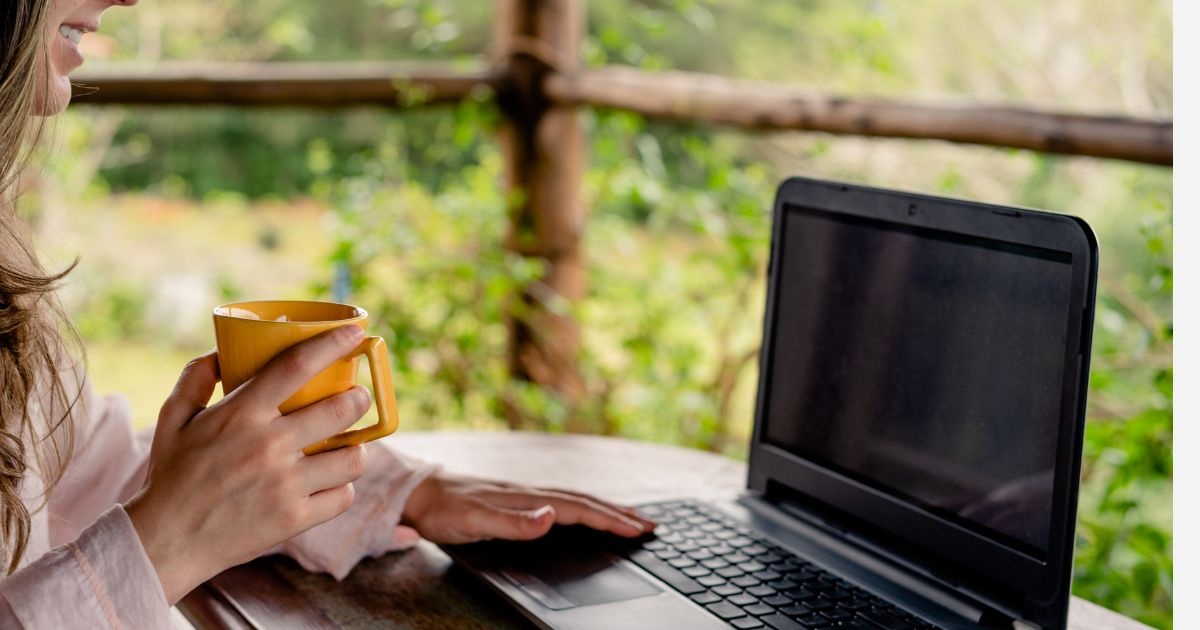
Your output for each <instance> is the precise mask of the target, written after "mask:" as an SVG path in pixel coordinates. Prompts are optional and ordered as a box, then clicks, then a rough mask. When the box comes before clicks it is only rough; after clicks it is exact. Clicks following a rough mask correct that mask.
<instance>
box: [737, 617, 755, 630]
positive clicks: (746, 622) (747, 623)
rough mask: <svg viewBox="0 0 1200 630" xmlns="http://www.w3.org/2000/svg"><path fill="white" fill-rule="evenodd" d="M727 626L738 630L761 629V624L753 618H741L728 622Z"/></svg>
mask: <svg viewBox="0 0 1200 630" xmlns="http://www.w3.org/2000/svg"><path fill="white" fill-rule="evenodd" d="M729 625H731V626H733V627H734V628H738V629H739V630H750V629H751V628H761V627H763V623H762V622H761V621H759V620H757V619H755V618H754V617H742V618H740V619H734V620H733V621H730V622H729Z"/></svg>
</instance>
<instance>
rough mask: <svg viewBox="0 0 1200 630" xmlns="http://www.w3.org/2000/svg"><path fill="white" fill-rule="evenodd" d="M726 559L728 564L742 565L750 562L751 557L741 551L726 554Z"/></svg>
mask: <svg viewBox="0 0 1200 630" xmlns="http://www.w3.org/2000/svg"><path fill="white" fill-rule="evenodd" d="M724 558H725V562H728V563H729V564H741V563H743V562H749V561H750V556H747V555H746V554H744V553H742V552H740V551H737V552H734V553H729V554H725V556H724Z"/></svg>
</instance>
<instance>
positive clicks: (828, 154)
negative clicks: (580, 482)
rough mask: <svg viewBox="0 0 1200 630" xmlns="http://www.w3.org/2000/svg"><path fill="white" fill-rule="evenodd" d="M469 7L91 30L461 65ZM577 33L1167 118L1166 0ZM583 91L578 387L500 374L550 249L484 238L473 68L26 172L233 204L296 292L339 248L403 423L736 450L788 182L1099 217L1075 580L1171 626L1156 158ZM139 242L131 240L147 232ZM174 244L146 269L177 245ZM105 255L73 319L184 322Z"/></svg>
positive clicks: (745, 65) (485, 208)
mask: <svg viewBox="0 0 1200 630" xmlns="http://www.w3.org/2000/svg"><path fill="white" fill-rule="evenodd" d="M491 12H492V6H491V3H489V2H471V1H467V0H346V1H345V2H339V3H327V2H315V1H313V0H260V1H258V2H253V3H251V2H224V3H212V2H202V1H201V0H177V1H176V2H172V3H142V4H141V5H139V6H138V8H137V9H136V10H135V11H119V10H114V11H113V12H111V13H110V14H109V15H111V18H110V17H109V15H106V23H105V31H106V32H107V33H110V34H111V36H112V37H113V38H114V39H115V40H117V41H118V42H119V43H120V44H121V45H120V46H119V47H117V48H116V52H115V53H113V55H112V60H113V61H121V62H123V61H131V60H142V61H155V60H159V59H189V60H191V59H220V60H279V61H286V60H307V59H321V60H337V59H363V58H372V59H394V58H405V59H440V60H472V59H473V60H479V59H481V58H482V55H483V53H484V52H485V51H486V50H487V48H488V42H489V37H490V29H491V24H490V20H491ZM180 24H185V25H187V27H186V28H182V27H179V26H178V25H180ZM167 25H173V26H171V27H170V28H167ZM89 37H91V36H89ZM583 54H584V58H585V60H586V62H587V63H588V64H591V65H600V64H612V63H619V64H628V65H634V66H638V67H642V68H645V69H650V70H657V69H672V68H674V69H686V70H697V71H705V72H716V73H721V74H726V75H730V76H738V77H746V78H753V79H764V80H772V81H784V82H791V83H798V84H802V85H805V86H808V87H811V88H813V89H814V91H820V92H826V93H835V94H844V95H861V96H877V97H897V98H899V97H902V98H906V99H914V100H927V101H938V102H944V101H969V100H979V101H985V102H1014V103H1020V104H1027V105H1034V106H1048V107H1053V108H1057V109H1076V110H1085V111H1099V112H1119V113H1126V114H1134V115H1143V116H1164V117H1169V116H1170V115H1171V110H1170V107H1171V72H1172V60H1171V17H1170V6H1169V3H1166V2H1148V3H1147V2H1135V1H1133V0H1092V1H1089V2H1084V0H1060V1H1059V2H1055V3H1041V2H1036V1H1035V0H1005V1H1004V2H988V3H963V2H959V1H957V0H924V1H922V2H896V1H883V0H845V1H841V0H838V1H834V0H801V1H795V0H761V1H758V2H755V3H753V4H750V3H746V2H739V1H737V0H594V1H592V2H589V3H588V34H587V38H586V40H585V42H584V47H583ZM581 115H582V116H583V117H584V121H585V124H586V126H587V132H588V137H589V140H590V146H589V162H588V164H589V168H588V171H587V173H586V176H585V196H586V204H587V206H588V208H589V209H590V215H589V219H588V224H587V230H586V232H585V247H586V255H587V261H588V269H589V291H588V295H587V297H586V299H584V300H583V301H581V302H580V303H578V304H574V305H565V304H564V305H561V307H563V308H569V309H571V310H572V314H573V315H574V317H575V318H576V319H577V320H578V321H579V322H580V325H581V329H582V331H583V336H584V347H583V354H582V357H581V369H582V371H583V373H584V376H585V379H586V382H587V387H588V394H589V395H588V397H587V399H586V402H585V403H584V405H583V407H582V408H578V409H571V408H568V406H567V405H566V404H564V402H563V401H561V400H559V399H557V398H556V397H555V396H554V395H553V394H552V393H549V392H545V391H542V390H539V389H538V388H536V387H533V386H530V385H529V384H527V383H523V382H519V381H514V380H512V379H510V378H509V376H508V374H507V370H506V369H505V365H506V359H505V357H506V351H507V350H506V349H507V345H506V344H507V337H506V324H505V319H504V317H505V313H507V312H509V309H510V306H511V302H510V298H511V296H512V295H513V293H514V291H516V290H517V289H518V288H519V287H521V286H524V285H526V284H527V283H529V282H532V281H536V279H537V278H539V277H540V275H541V274H542V273H544V269H543V266H542V264H541V263H540V262H539V261H536V260H527V259H523V258H521V257H518V256H515V255H513V254H512V253H510V252H508V251H507V250H505V249H504V248H503V247H502V242H503V236H504V234H505V232H506V230H507V224H506V222H507V215H506V211H505V206H506V199H505V196H504V195H505V193H504V191H503V190H502V189H501V188H500V187H499V182H500V180H501V173H502V169H503V164H502V163H501V160H500V157H499V154H498V152H497V149H496V147H495V146H494V144H493V139H492V131H493V130H494V128H495V126H496V123H497V120H498V116H497V113H496V112H495V110H494V108H493V107H492V105H491V102H490V97H489V95H488V94H486V93H481V94H478V95H476V98H473V99H471V100H469V101H467V102H466V103H464V104H463V105H462V106H461V107H457V108H452V109H437V110H430V111H420V112H409V113H404V114H398V113H394V112H381V111H377V110H367V109H364V110H352V111H346V112H338V113H329V112H307V111H269V112H262V111H242V110H232V109H220V108H214V109H196V110H178V109H165V108H164V109H144V110H136V111H132V110H131V111H126V110H120V109H117V108H109V109H107V110H105V111H103V112H100V111H95V112H87V111H85V112H82V113H78V114H74V116H75V118H68V119H66V121H67V122H66V123H65V124H63V127H62V129H61V132H62V133H61V135H62V136H63V137H64V138H65V142H66V143H67V144H68V145H69V148H70V150H69V151H68V152H67V153H68V154H70V155H75V156H78V157H77V158H73V159H72V160H60V162H59V163H56V164H54V165H52V172H51V173H50V177H48V178H47V180H48V181H49V182H51V183H53V182H59V184H58V186H59V188H60V190H58V191H55V190H48V191H46V192H45V193H44V194H42V195H41V197H42V198H45V199H49V200H51V201H53V199H54V198H55V194H57V195H58V198H59V199H60V200H67V201H68V202H71V203H77V202H79V200H83V201H85V202H86V203H89V204H92V205H93V206H103V204H104V202H103V201H102V199H104V198H105V196H106V195H109V194H111V193H114V192H116V193H120V192H132V193H135V194H137V195H141V196H149V197H151V198H152V199H153V200H171V203H175V204H178V205H183V206H188V205H189V204H190V207H194V208H195V209H196V211H197V212H199V213H202V214H203V215H205V216H209V217H210V221H211V222H213V223H214V224H216V225H219V226H222V227H225V228H227V229H226V230H224V232H222V231H220V230H216V231H215V232H214V234H210V235H205V234H201V233H200V232H201V231H200V230H198V229H196V228H195V227H191V228H188V229H192V230H193V231H194V232H195V235H194V238H195V239H196V240H197V241H198V242H202V243H203V247H208V246H209V244H211V245H212V246H213V247H218V246H229V241H231V240H232V239H233V238H234V236H233V234H234V233H236V232H237V230H230V229H228V228H229V227H230V226H242V227H239V228H238V229H239V230H241V231H244V232H245V233H246V234H248V235H249V236H247V238H248V239H249V240H250V241H252V243H253V245H252V246H251V247H253V248H255V249H256V250H263V251H266V250H268V249H270V250H271V254H270V256H272V257H271V258H270V260H271V261H273V262H272V263H271V264H272V265H281V266H280V267H278V268H282V263H280V262H279V261H282V260H284V259H286V258H287V256H292V258H291V259H290V260H299V261H302V262H303V264H304V265H305V266H306V268H309V269H311V273H310V274H308V275H307V276H304V277H306V278H307V280H306V281H305V282H304V283H303V288H301V289H297V291H299V292H300V294H304V295H310V296H321V297H327V296H329V295H330V290H331V287H332V284H333V282H334V278H335V277H336V276H337V274H338V273H347V272H348V278H349V280H350V290H351V299H353V300H354V301H355V302H358V303H361V304H363V305H364V306H366V307H367V308H368V309H369V310H370V311H371V312H372V314H373V322H374V326H376V327H377V329H379V330H380V332H381V333H382V334H384V335H385V336H386V337H387V338H388V340H389V343H390V344H391V348H392V351H393V357H394V358H395V360H396V363H397V366H396V375H397V376H396V387H397V393H398V398H399V400H400V401H401V406H402V413H403V417H404V418H405V419H406V426H407V427H409V428H439V427H449V426H458V427H487V428H500V427H505V426H508V424H507V421H506V416H505V414H504V413H503V410H504V409H506V408H511V407H516V408H518V409H520V410H521V411H522V412H523V413H522V417H523V418H524V420H523V421H522V423H521V424H520V426H521V428H538V429H545V430H564V429H565V428H566V427H567V426H568V424H570V425H571V427H572V428H586V430H589V431H594V432H599V433H607V434H616V435H625V436H631V437H636V438H639V439H649V440H659V441H667V442H673V443H679V444H684V445H688V446H693V447H699V448H706V449H712V450H716V451H719V452H723V453H726V454H729V455H731V456H735V457H742V456H744V454H745V444H746V439H747V438H748V432H749V429H750V418H751V414H752V410H753V403H754V400H753V398H754V382H755V379H756V377H757V374H756V370H757V365H756V362H755V361H754V359H755V357H756V352H757V348H758V344H759V341H760V339H759V323H760V321H761V317H762V297H763V286H762V285H763V281H762V280H763V278H762V275H763V269H764V263H765V256H766V253H767V243H768V235H769V208H770V202H771V199H772V196H773V191H774V186H775V184H776V182H777V181H779V180H780V179H781V178H782V177H784V176H786V175H788V174H793V173H800V174H807V175H816V176H822V177H829V178H837V179H846V180H851V181H860V182H865V183H868V184H873V185H880V186H892V187H899V188H906V189H912V190H919V191H924V192H930V193H935V194H949V195H955V196H960V197H967V198H975V199H982V200H985V201H989V202H995V203H1014V204H1022V205H1030V206H1035V207H1044V208H1048V209H1051V210H1056V211H1061V212H1069V213H1073V214H1078V215H1080V216H1083V217H1085V218H1086V219H1087V220H1088V221H1089V222H1090V223H1091V224H1092V225H1093V226H1094V227H1095V228H1096V230H1097V232H1098V234H1099V237H1100V240H1101V246H1102V263H1101V265H1102V282H1101V287H1100V303H1099V305H1098V309H1097V316H1096V341H1095V350H1094V357H1093V370H1092V380H1091V392H1090V400H1089V418H1088V421H1089V424H1088V429H1087V434H1086V439H1085V464H1084V471H1083V496H1082V500H1081V503H1080V510H1079V529H1078V543H1077V556H1076V572H1075V584H1074V590H1075V592H1076V594H1078V595H1080V596H1082V597H1084V598H1086V599H1089V600H1092V601H1096V602H1098V603H1100V604H1102V605H1105V606H1109V607H1112V608H1114V609H1116V610H1118V611H1120V612H1123V613H1125V614H1128V615H1131V616H1134V617H1137V618H1139V619H1141V620H1143V621H1145V622H1147V623H1150V624H1152V625H1154V626H1157V627H1171V625H1172V620H1171V611H1172V591H1173V586H1172V575H1173V571H1172V548H1171V540H1172V532H1171V511H1172V505H1171V501H1172V482H1171V476H1172V460H1171V441H1172V429H1171V427H1172V419H1173V416H1172V413H1173V412H1172V381H1173V373H1172V323H1171V322H1172V253H1171V229H1172V223H1171V215H1172V201H1171V182H1172V173H1171V171H1170V169H1162V168H1157V167H1146V166H1139V165H1131V164H1126V163H1121V162H1114V161H1100V160H1089V159H1082V158H1062V157H1056V156H1043V155H1037V154H1032V153H1029V152H1024V151H1005V150H996V149H985V148H976V147H961V146H954V145H947V144H945V143H934V142H926V143H922V142H907V141H891V140H880V139H875V140H862V139H855V138H835V137H829V136H822V135H820V134H779V135H772V136H761V135H756V134H744V133H739V132H736V131H729V130H714V129H704V128H692V127H681V126H674V125H666V124H661V123H649V122H647V121H644V120H642V119H641V118H639V117H637V116H632V115H628V114H623V113H619V112H609V111H586V110H585V111H583V112H582V114H581ZM97 156H99V158H97ZM89 169H90V170H89ZM96 174H98V177H92V176H93V175H96ZM83 180H87V181H91V182H93V183H92V184H91V185H90V186H81V185H80V184H79V182H80V181H83ZM273 200H274V201H273ZM313 200H315V202H316V203H318V204H319V205H320V206H321V207H322V208H325V209H327V210H328V215H327V216H326V217H325V218H324V219H312V220H311V221H310V220H309V219H304V220H305V221H310V224H311V225H313V226H319V227H314V228H312V229H311V230H310V231H308V232H304V233H303V235H302V236H300V237H297V236H294V235H292V234H291V233H285V232H283V231H281V230H280V227H279V226H280V225H291V224H292V223H295V222H299V221H300V219H294V220H290V221H288V220H281V219H264V218H263V217H262V216H259V215H264V216H265V214H266V213H264V212H263V211H261V210H259V209H257V208H259V206H260V205H261V204H264V203H282V204H284V205H289V204H291V205H301V204H302V203H305V204H307V203H312V202H313ZM164 203H165V202H164ZM47 208H51V209H52V208H53V204H52V203H49V202H48V203H47ZM45 214H46V215H47V216H45V217H42V218H41V219H39V220H40V221H41V222H42V223H43V224H44V226H43V227H44V229H45V230H47V231H50V232H52V233H56V232H54V229H55V228H54V226H61V225H62V224H63V222H62V221H61V220H60V221H57V222H56V221H55V219H54V217H53V212H51V211H49V210H48V211H46V212H45ZM121 216H126V215H121ZM137 216H142V215H137ZM146 216H151V217H154V216H158V215H157V214H155V213H153V212H149V211H148V214H146ZM156 220H157V219H156ZM321 221H324V223H322V222H321ZM243 224H246V225H243ZM250 224H252V225H250ZM189 225H190V224H189ZM243 227H244V229H243ZM95 229H99V228H95ZM162 229H167V228H165V227H164V228H162ZM297 239H300V242H301V246H300V247H296V246H295V245H293V243H295V242H296V241H297ZM151 240H153V239H147V240H144V241H142V242H143V243H146V245H145V247H146V250H147V251H150V250H151V249H152V244H151V243H150V241H151ZM222 241H224V242H222ZM317 244H319V246H318V245H317ZM305 245H306V246H307V247H304V246H305ZM173 247H174V250H172V252H171V254H172V256H170V257H165V258H163V259H161V260H158V261H157V263H156V264H158V265H160V266H165V265H167V264H168V262H166V261H170V262H171V263H174V264H176V265H179V264H181V263H180V262H179V260H178V258H179V254H180V252H179V251H178V250H179V249H180V246H179V244H178V243H177V242H175V244H174V245H173ZM83 249H86V248H83ZM276 250H278V251H276ZM297 251H299V253H297ZM263 255H264V256H266V254H263ZM216 258H217V259H219V260H220V261H221V262H222V263H225V262H228V261H226V260H225V259H226V258H229V260H231V261H235V262H231V263H229V264H226V265H225V266H224V267H222V268H221V270H220V271H219V272H217V273H213V274H209V276H204V278H206V279H205V280H204V281H205V282H208V283H209V284H211V285H212V286H211V295H212V296H213V297H212V299H213V300H218V299H219V300H222V301H224V300H226V299H235V298H238V297H253V296H255V295H256V291H257V292H261V291H262V290H263V289H262V287H261V286H258V285H251V284H249V283H247V282H246V280H245V278H244V277H243V275H242V274H239V273H238V268H239V267H238V264H245V263H244V262H237V261H241V260H242V259H240V258H236V257H233V256H232V255H229V256H227V255H226V254H221V255H220V256H217V257H216ZM314 260H315V261H319V263H320V265H319V266H318V267H312V266H311V263H312V261H314ZM122 261H123V259H122ZM84 264H85V270H84V271H86V266H87V265H88V259H87V258H86V255H85V263H84ZM214 264H215V263H214ZM163 268H164V269H165V267H163ZM273 268H276V267H273ZM338 270H340V271H338ZM121 272H122V268H121V267H120V265H119V264H115V265H113V266H112V267H109V268H105V274H103V276H102V277H100V276H98V277H97V278H96V279H94V280H92V281H91V282H90V283H89V284H88V286H87V287H85V289H86V290H84V291H82V292H81V294H80V296H79V297H78V299H76V300H74V301H73V302H72V308H73V310H74V312H75V313H76V317H77V322H78V323H79V326H80V329H81V331H82V332H83V333H84V334H85V336H87V337H88V338H89V339H91V340H94V341H96V342H97V343H100V344H101V346H100V347H101V348H107V347H108V346H106V345H104V344H106V343H110V342H112V341H113V340H117V339H126V340H127V339H136V340H139V343H142V344H144V345H145V347H150V346H152V345H153V344H156V343H157V344H162V343H164V341H163V340H164V339H165V340H168V341H166V342H165V343H171V342H170V341H169V340H171V339H177V338H178V337H180V334H179V333H176V332H171V330H172V329H169V328H165V327H164V325H163V324H162V323H161V321H163V317H161V316H155V317H152V316H151V314H152V313H153V312H154V311H155V308H157V307H154V305H153V304H152V302H153V301H154V298H155V295H154V292H155V291H154V289H152V288H151V287H149V286H147V285H146V284H144V281H143V284H138V281H133V280H130V279H129V278H130V276H127V275H122V273H121ZM283 275H284V274H283V273H282V272H280V274H279V278H277V280H278V282H279V283H280V284H281V285H282V283H283V282H284V281H283V280H282V279H281V278H282V277H283ZM288 277H289V278H299V277H301V275H300V274H293V275H292V276H288ZM167 319H169V318H167ZM203 325H206V324H205V323H204V322H202V326H201V328H202V327H203ZM193 336H194V335H193ZM189 338H190V337H189ZM189 347H190V346H189ZM106 352H107V351H106ZM173 352H176V353H178V350H177V349H176V350H173ZM171 356H174V355H171ZM131 387H134V386H133V385H131ZM132 393H134V394H135V395H137V393H136V392H132ZM161 395H165V392H151V393H150V394H148V396H151V397H153V396H159V397H160V398H161Z"/></svg>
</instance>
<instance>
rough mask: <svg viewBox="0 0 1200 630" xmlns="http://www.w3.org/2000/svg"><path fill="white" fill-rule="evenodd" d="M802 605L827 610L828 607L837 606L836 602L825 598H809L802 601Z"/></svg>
mask: <svg viewBox="0 0 1200 630" xmlns="http://www.w3.org/2000/svg"><path fill="white" fill-rule="evenodd" d="M804 605H805V606H808V607H809V608H811V609H813V610H829V609H830V608H835V607H836V606H837V604H834V603H833V602H831V601H829V600H827V599H811V600H808V601H806V602H804Z"/></svg>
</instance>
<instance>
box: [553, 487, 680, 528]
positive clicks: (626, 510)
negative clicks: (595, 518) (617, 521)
mask: <svg viewBox="0 0 1200 630" xmlns="http://www.w3.org/2000/svg"><path fill="white" fill-rule="evenodd" d="M539 490H542V491H545V492H552V493H555V494H562V495H568V496H572V497H576V498H579V499H586V500H588V501H593V502H595V503H599V504H600V505H603V506H604V507H606V508H608V509H610V510H613V511H615V512H619V513H621V514H623V515H625V516H628V517H630V518H632V519H634V520H636V521H637V522H638V523H640V524H641V525H642V527H643V528H644V529H645V530H646V531H650V530H652V529H654V528H655V527H656V526H657V525H658V523H655V522H654V521H652V520H650V519H648V518H646V517H645V516H642V514H641V512H638V509H637V508H635V507H631V506H628V505H618V504H616V503H613V502H611V501H605V500H604V499H599V498H596V497H594V496H592V495H590V494H584V493H582V492H576V491H574V490H563V489H562V488H539Z"/></svg>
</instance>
